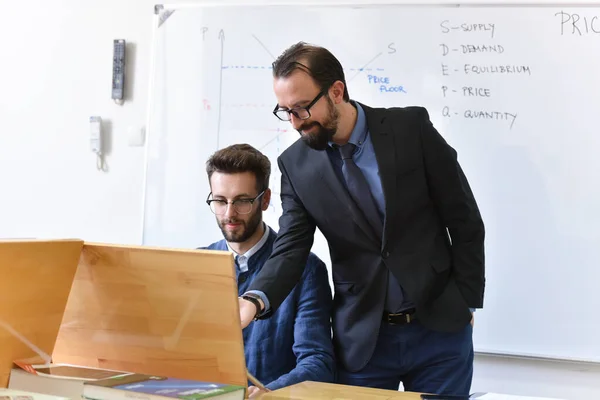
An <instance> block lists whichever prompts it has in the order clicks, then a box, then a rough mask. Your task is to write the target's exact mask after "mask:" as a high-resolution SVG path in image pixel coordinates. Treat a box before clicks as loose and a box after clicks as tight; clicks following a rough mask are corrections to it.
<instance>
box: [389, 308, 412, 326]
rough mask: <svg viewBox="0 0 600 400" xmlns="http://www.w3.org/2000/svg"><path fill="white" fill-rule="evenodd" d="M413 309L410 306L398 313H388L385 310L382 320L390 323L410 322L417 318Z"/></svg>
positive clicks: (401, 323)
mask: <svg viewBox="0 0 600 400" xmlns="http://www.w3.org/2000/svg"><path fill="white" fill-rule="evenodd" d="M415 311H416V310H415V309H414V308H411V309H408V310H404V311H402V312H399V313H390V312H387V311H384V312H383V322H386V323H388V324H390V325H405V324H410V323H411V322H413V321H414V320H416V319H417V315H416V314H415Z"/></svg>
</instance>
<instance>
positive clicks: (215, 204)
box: [206, 190, 265, 215]
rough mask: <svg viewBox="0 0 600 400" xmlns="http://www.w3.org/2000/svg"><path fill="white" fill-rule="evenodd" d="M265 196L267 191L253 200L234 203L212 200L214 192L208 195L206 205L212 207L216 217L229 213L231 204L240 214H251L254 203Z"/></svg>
mask: <svg viewBox="0 0 600 400" xmlns="http://www.w3.org/2000/svg"><path fill="white" fill-rule="evenodd" d="M263 194H265V190H263V191H262V192H260V193H259V194H258V195H257V196H256V197H254V198H253V199H243V198H242V199H235V200H233V201H231V202H230V201H227V200H221V199H211V198H210V196H212V192H210V193H209V194H208V197H207V198H206V204H208V206H209V207H210V210H211V211H212V212H213V213H214V214H216V215H223V214H225V213H226V212H227V206H228V205H229V204H231V206H232V207H233V209H234V210H235V212H236V213H238V214H250V212H251V211H252V206H253V205H254V202H255V201H256V200H258V199H259V198H260V197H261V196H262V195H263Z"/></svg>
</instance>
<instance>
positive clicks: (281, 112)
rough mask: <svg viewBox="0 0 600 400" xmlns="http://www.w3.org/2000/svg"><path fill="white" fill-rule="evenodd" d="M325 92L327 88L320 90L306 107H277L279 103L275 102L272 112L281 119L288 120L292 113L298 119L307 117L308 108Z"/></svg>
mask: <svg viewBox="0 0 600 400" xmlns="http://www.w3.org/2000/svg"><path fill="white" fill-rule="evenodd" d="M325 93H327V89H324V90H322V91H320V92H319V94H318V95H317V97H315V98H314V99H313V101H311V102H310V104H308V105H307V106H306V107H294V108H292V109H287V108H279V104H277V105H276V106H275V109H273V114H275V116H276V117H277V118H279V119H280V120H282V121H290V120H291V119H292V114H293V115H294V116H295V117H296V118H298V119H302V120H304V119H309V118H310V108H311V107H312V106H314V105H315V104H317V101H319V99H320V98H321V97H323V95H324V94H325Z"/></svg>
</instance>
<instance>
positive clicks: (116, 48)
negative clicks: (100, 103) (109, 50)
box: [112, 39, 126, 104]
mask: <svg viewBox="0 0 600 400" xmlns="http://www.w3.org/2000/svg"><path fill="white" fill-rule="evenodd" d="M125 44H126V43H125V39H115V40H114V41H113V76H112V98H113V100H114V101H115V102H116V103H117V104H123V99H124V98H125Z"/></svg>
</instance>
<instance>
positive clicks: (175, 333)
mask: <svg viewBox="0 0 600 400" xmlns="http://www.w3.org/2000/svg"><path fill="white" fill-rule="evenodd" d="M238 307H239V306H238V300H237V285H236V280H235V271H234V264H233V257H232V256H231V254H229V253H226V252H215V251H201V250H175V249H156V248H149V247H128V246H111V245H103V244H88V243H86V244H84V247H83V250H82V256H81V260H80V264H79V269H78V271H77V274H76V276H75V281H74V283H73V288H72V291H71V295H70V297H69V301H68V304H67V308H66V311H65V316H64V320H63V325H62V327H61V329H60V332H59V335H58V338H57V342H56V346H55V350H54V354H53V358H54V361H55V362H67V363H75V364H79V365H85V366H91V367H101V368H110V369H117V370H124V371H133V372H138V373H146V374H154V375H166V376H170V377H175V378H181V379H197V380H204V381H214V382H221V383H229V384H237V385H242V386H245V385H246V382H247V379H246V369H245V368H246V366H245V360H244V349H243V338H242V332H241V329H240V319H239V308H238Z"/></svg>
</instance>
